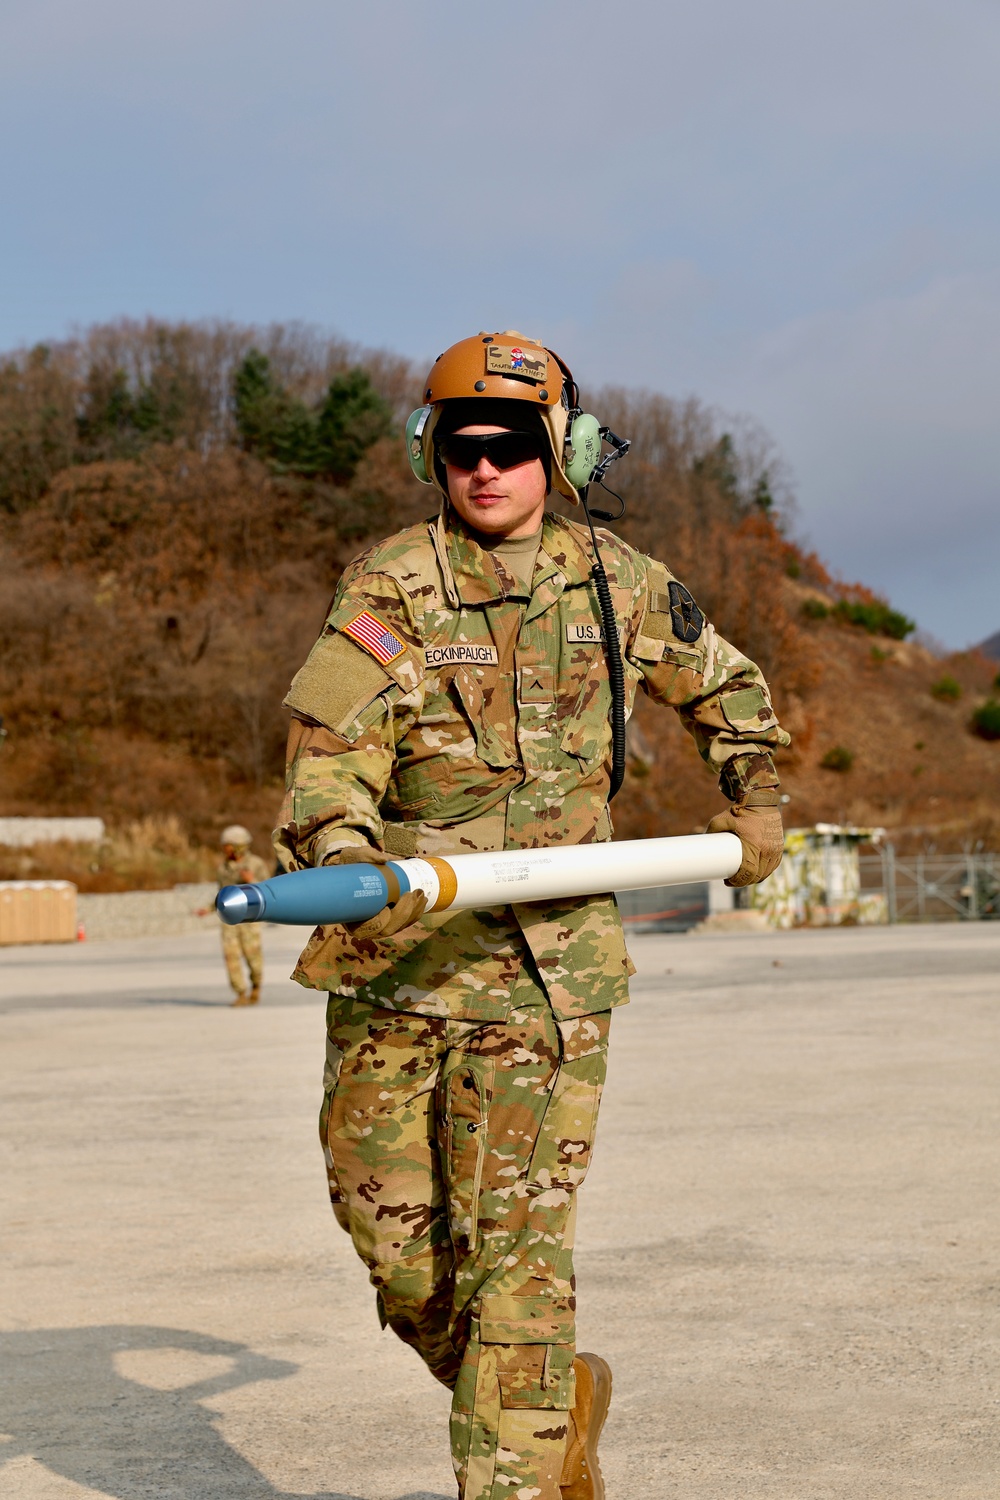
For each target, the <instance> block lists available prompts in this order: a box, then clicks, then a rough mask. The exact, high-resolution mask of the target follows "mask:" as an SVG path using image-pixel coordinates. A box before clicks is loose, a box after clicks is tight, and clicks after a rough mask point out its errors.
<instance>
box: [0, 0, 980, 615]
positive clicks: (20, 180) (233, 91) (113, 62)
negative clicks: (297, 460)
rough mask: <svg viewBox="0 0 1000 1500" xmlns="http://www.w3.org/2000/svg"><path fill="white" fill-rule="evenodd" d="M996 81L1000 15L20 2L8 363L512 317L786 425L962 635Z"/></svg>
mask: <svg viewBox="0 0 1000 1500" xmlns="http://www.w3.org/2000/svg"><path fill="white" fill-rule="evenodd" d="M998 67H1000V6H997V5H996V4H995V3H992V0H991V3H988V0H952V3H951V4H950V5H948V6H947V7H943V6H942V5H941V3H940V0H841V3H840V4H838V5H837V6H832V5H818V4H811V5H810V4H805V5H803V4H802V0H759V3H758V4H756V5H754V6H748V5H746V4H745V3H744V0H717V3H715V4H713V5H709V6H692V5H690V4H681V3H679V0H619V3H618V4H616V5H615V6H614V7H612V8H609V7H608V6H607V5H606V4H603V3H599V0H543V3H541V4H539V3H538V0H508V3H507V4H505V5H504V6H494V7H482V6H478V7H477V6H469V5H468V4H466V3H463V0H425V3H424V4H422V5H421V6H419V7H417V6H406V5H400V4H399V3H398V0H369V3H368V4H366V5H363V6H348V5H346V4H330V0H295V3H294V4H291V5H284V6H275V5H274V4H273V3H272V0H197V3H196V0H175V3H174V4H172V5H170V6H166V7H164V6H159V7H152V6H141V5H140V6H137V5H135V4H134V3H133V0H91V3H90V4H88V5H86V6H81V5H80V4H79V3H78V0H8V3H7V4H6V5H5V6H4V7H3V8H2V11H0V129H2V130H3V131H4V135H5V139H6V140H7V141H8V142H9V143H12V149H9V150H8V152H7V153H6V155H5V157H4V160H3V162H2V163H0V195H2V198H3V202H4V205H5V233H4V236H3V239H2V241H0V272H2V274H3V278H4V285H5V288H6V289H7V291H8V296H7V298H6V299H5V305H4V308H3V310H2V311H0V347H9V345H10V344H12V343H14V342H16V341H17V340H19V339H36V338H43V337H53V336H56V335H58V334H59V333H60V332H61V331H62V330H63V329H65V328H66V327H67V326H68V325H70V324H72V323H79V322H87V321H90V320H93V319H98V318H105V317H110V316H114V315H116V314H120V313H131V314H137V315H141V314H144V313H146V312H154V313H158V314H161V315H164V316H175V317H176V316H211V315H231V316H236V317H240V318H246V319H253V320H267V319H269V318H281V319H287V318H292V317H298V318H302V319H306V320H309V321H316V322H319V323H321V324H326V325H329V326H333V327H336V328H338V329H339V330H340V331H341V332H343V333H344V334H345V335H347V336H349V337H352V338H356V339H360V340H363V341H365V342H368V343H373V344H378V345H387V346H390V347H395V348H398V349H400V351H401V352H403V353H406V354H410V355H412V356H414V357H418V358H419V357H432V356H433V355H434V354H436V353H437V352H438V350H439V349H440V348H441V347H443V346H444V345H445V344H446V343H447V342H448V341H449V340H450V339H452V338H458V337H461V336H462V335H463V334H465V333H467V332H468V331H469V330H470V329H477V328H480V327H483V326H487V325H492V326H504V327H506V326H515V327H521V328H524V329H525V330H526V331H531V332H537V333H540V334H542V335H544V336H546V337H548V338H549V339H550V340H552V341H553V342H554V343H556V345H557V347H563V346H564V350H565V353H566V354H567V355H568V356H569V357H570V359H571V360H572V362H573V363H574V366H575V368H576V369H577V370H578V373H579V374H580V375H581V376H582V377H583V378H584V379H585V380H586V381H587V383H588V384H590V385H591V386H594V385H596V384H601V383H606V382H609V381H618V382H627V383H632V384H638V385H647V386H651V387H657V388H660V389H663V390H666V391H667V392H670V393H673V394H678V395H685V394H688V393H696V394H698V395H700V396H701V397H702V398H703V399H704V400H706V401H707V402H709V403H717V404H719V405H721V406H724V407H726V408H729V409H734V410H739V411H746V412H749V413H752V414H754V415H756V416H757V417H759V418H761V419H762V420H763V421H764V422H765V423H766V424H768V425H769V426H770V427H771V428H772V430H773V431H774V433H775V436H776V437H777V439H778V440H779V442H780V443H781V445H782V447H783V448H784V450H785V452H786V453H787V455H788V457H789V459H790V460H791V463H792V466H793V468H794V470H795V472H796V474H797V477H798V484H799V491H800V496H801V508H802V516H803V524H804V525H806V526H807V527H808V528H809V530H810V532H811V533H812V535H813V537H814V538H815V540H816V541H817V543H818V544H819V545H820V546H821V547H822V548H823V550H824V551H826V552H827V553H828V555H829V556H830V558H831V561H832V562H833V564H834V566H836V567H837V568H839V569H841V570H842V571H843V572H845V573H850V574H853V575H855V576H858V577H862V578H867V579H869V580H870V581H872V582H873V583H875V584H877V585H878V586H879V587H881V588H884V589H885V590H886V591H887V592H888V593H889V594H890V595H892V596H893V597H894V598H895V599H896V600H897V602H899V603H900V604H901V605H902V606H903V607H905V608H908V609H909V610H910V612H916V613H918V614H919V613H920V611H921V610H922V609H924V608H925V607H927V608H930V607H932V606H931V605H929V604H927V601H933V600H934V599H935V598H936V593H935V591H936V590H938V589H939V588H940V586H941V584H942V580H944V583H945V585H946V587H947V588H948V589H949V590H950V591H951V593H952V594H953V595H955V596H957V597H958V604H957V606H956V609H955V611H954V612H953V613H952V615H951V619H952V628H951V629H950V631H949V632H945V631H940V630H939V633H940V634H944V635H945V636H946V638H947V639H949V640H950V641H953V642H954V643H955V644H961V643H962V642H963V640H965V639H968V638H972V637H974V636H975V635H976V633H977V632H978V633H979V634H980V635H985V634H987V633H989V632H990V631H992V630H995V629H996V628H997V625H998V624H1000V619H998V618H997V606H996V605H995V603H994V600H995V596H996V583H995V579H993V578H990V577H988V576H987V574H988V571H989V570H988V564H987V559H988V556H989V554H988V552H987V548H986V544H987V542H992V543H995V541H996V531H995V515H996V511H997V506H996V498H997V497H996V484H995V474H996V467H995V462H994V455H993V441H994V435H993V429H994V426H995V415H994V410H993V394H992V393H993V392H994V391H995V390H996V375H997V362H996V358H995V353H994V351H995V349H996V347H997V341H996V335H997V332H998V328H997V275H998V272H1000V195H998V194H997V192H996V181H997V177H998V170H1000V90H998V89H997V87H996V78H997V74H998ZM942 496H946V497H947V499H946V502H945V504H944V507H943V508H942ZM933 607H934V608H936V605H934V606H933Z"/></svg>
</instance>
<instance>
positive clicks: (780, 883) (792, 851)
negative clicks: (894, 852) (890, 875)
mask: <svg viewBox="0 0 1000 1500" xmlns="http://www.w3.org/2000/svg"><path fill="white" fill-rule="evenodd" d="M884 838H885V829H884V828H856V827H854V826H853V825H852V824H840V823H817V824H816V825H815V827H813V828H790V829H788V831H787V832H786V834H785V857H784V859H783V860H782V861H781V864H780V865H779V866H778V868H777V869H776V870H775V872H774V874H773V875H769V876H768V878H767V879H766V880H762V881H761V882H760V884H759V885H754V886H749V887H747V889H746V904H747V906H748V907H749V908H750V910H752V911H760V912H763V913H764V914H765V916H766V918H767V921H768V923H769V925H770V926H772V927H782V928H789V927H840V926H844V925H850V926H862V925H863V926H867V925H872V924H878V923H882V922H888V921H889V918H890V912H889V906H888V902H887V899H886V893H885V891H884V890H869V889H863V888H862V880H861V860H860V850H861V847H862V845H866V844H867V845H870V846H873V847H874V848H876V849H877V848H878V847H879V845H880V844H881V843H882V840H883V839H884Z"/></svg>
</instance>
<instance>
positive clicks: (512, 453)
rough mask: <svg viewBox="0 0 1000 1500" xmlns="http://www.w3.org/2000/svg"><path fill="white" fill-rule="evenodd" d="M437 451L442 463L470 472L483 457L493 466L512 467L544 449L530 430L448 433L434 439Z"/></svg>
mask: <svg viewBox="0 0 1000 1500" xmlns="http://www.w3.org/2000/svg"><path fill="white" fill-rule="evenodd" d="M437 450H438V453H440V455H441V457H442V458H443V459H444V461H445V463H446V464H451V466H452V468H454V469H465V470H467V471H469V472H470V473H471V471H472V470H473V469H474V468H476V466H477V464H478V463H479V460H480V459H481V458H483V457H486V458H488V459H489V461H490V463H491V464H492V465H493V467H494V468H495V469H516V468H517V466H518V464H526V463H530V461H531V460H532V459H533V458H541V457H542V455H543V453H544V452H545V443H544V439H543V438H540V437H538V436H537V435H536V434H535V433H533V432H484V433H477V434H475V435H472V434H470V433H459V432H452V433H448V434H447V436H445V437H441V438H439V439H438V443H437Z"/></svg>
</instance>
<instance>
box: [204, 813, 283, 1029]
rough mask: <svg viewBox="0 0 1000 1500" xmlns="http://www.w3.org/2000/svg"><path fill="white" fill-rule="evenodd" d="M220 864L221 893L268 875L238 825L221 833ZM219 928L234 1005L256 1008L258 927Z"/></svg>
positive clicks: (260, 974)
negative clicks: (253, 1006)
mask: <svg viewBox="0 0 1000 1500" xmlns="http://www.w3.org/2000/svg"><path fill="white" fill-rule="evenodd" d="M219 842H220V843H221V844H222V863H221V864H220V865H219V867H218V869H217V870H216V872H215V879H216V882H217V883H218V886H219V889H220V890H221V889H222V887H223V886H224V885H253V884H254V883H255V882H257V881H259V880H266V879H267V877H268V875H269V874H270V873H271V872H270V871H269V870H268V868H267V866H266V865H265V863H264V861H263V860H262V859H261V858H260V856H259V855H258V854H251V852H250V845H251V843H252V842H253V836H252V835H251V833H250V832H249V830H248V829H246V828H244V827H243V826H242V824H240V823H231V824H230V825H229V827H228V828H224V829H223V830H222V838H221V839H220V841H219ZM221 928H222V956H223V958H224V959H225V961H226V973H227V974H228V976H229V983H230V985H231V986H232V990H233V994H234V995H235V997H236V998H235V999H234V1000H233V1005H236V1006H240V1005H256V1004H257V1002H258V1001H259V1000H260V987H261V984H262V983H263V981H264V949H263V946H262V944H261V937H260V928H259V927H257V926H255V925H254V924H253V923H249V922H248V923H247V924H246V925H245V926H244V927H227V926H226V924H225V922H223V923H222V924H221ZM244 963H245V964H246V967H247V970H248V972H249V975H250V982H249V984H247V981H246V978H245V977H244V973H243V965H244Z"/></svg>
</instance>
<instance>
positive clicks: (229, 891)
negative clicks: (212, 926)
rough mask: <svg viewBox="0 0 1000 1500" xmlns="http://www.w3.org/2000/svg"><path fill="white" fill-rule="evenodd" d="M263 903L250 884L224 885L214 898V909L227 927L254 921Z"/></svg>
mask: <svg viewBox="0 0 1000 1500" xmlns="http://www.w3.org/2000/svg"><path fill="white" fill-rule="evenodd" d="M263 905H264V903H263V902H262V901H261V898H260V896H259V895H258V894H257V892H256V891H255V890H254V888H253V886H252V885H225V886H223V888H222V890H221V891H220V892H219V894H218V895H217V896H216V898H215V909H216V911H217V912H218V913H219V916H220V917H221V918H222V920H223V921H224V922H225V923H226V924H227V926H229V927H236V926H237V925H238V924H239V923H240V922H252V921H254V920H255V919H256V918H257V917H259V916H260V912H261V910H262V909H263Z"/></svg>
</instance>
